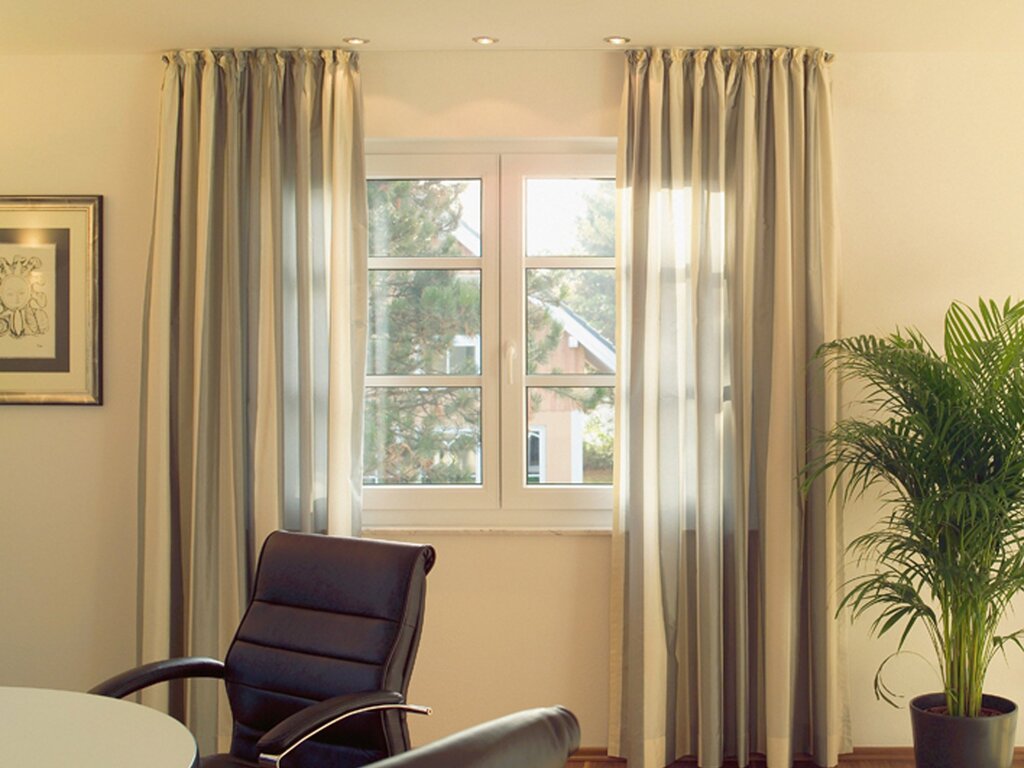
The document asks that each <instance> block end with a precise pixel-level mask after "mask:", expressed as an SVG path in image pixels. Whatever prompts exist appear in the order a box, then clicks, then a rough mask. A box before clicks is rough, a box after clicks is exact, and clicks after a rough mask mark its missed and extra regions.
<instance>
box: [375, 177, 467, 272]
mask: <svg viewBox="0 0 1024 768" xmlns="http://www.w3.org/2000/svg"><path fill="white" fill-rule="evenodd" d="M481 188H482V186H481V182H480V180H479V179H466V180H452V179H388V180H370V181H368V182H367V183H366V192H367V199H368V202H369V218H370V257H371V258H377V257H388V256H390V257H394V258H429V257H438V258H452V257H459V256H469V257H473V256H480V194H481Z"/></svg>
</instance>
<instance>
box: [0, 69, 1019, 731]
mask: <svg viewBox="0 0 1024 768" xmlns="http://www.w3.org/2000/svg"><path fill="white" fill-rule="evenodd" d="M160 71H161V68H160V62H159V57H158V56H156V55H153V56H66V57H61V56H58V57H31V56H0V94H2V96H3V103H4V105H5V117H4V119H3V120H0V194H27V193H37V194H42V193H52V194H72V193H80V194H91V193H100V194H103V195H104V196H105V207H106V209H105V247H104V280H103V282H104V321H105V325H104V352H105V355H104V369H105V377H104V384H105V404H104V405H103V406H102V407H99V408H86V407H28V406H4V407H2V408H0V514H2V515H3V521H4V528H3V533H2V535H0V584H2V588H0V616H3V618H4V632H3V633H2V634H0V685H12V684H26V685H48V686H60V687H68V688H85V687H87V686H89V685H90V684H92V683H93V682H94V681H96V680H97V679H99V678H102V677H103V676H105V675H107V674H110V673H112V672H114V671H116V670H119V669H121V668H124V667H125V666H127V665H129V664H130V663H131V662H132V660H133V658H134V643H135V588H134V584H135V540H136V519H135V492H136V482H135V467H136V438H137V421H138V420H137V410H138V397H137V389H138V380H139V375H138V371H139V368H138V366H139V361H138V355H139V337H140V323H141V314H142V291H143V288H144V280H145V259H146V250H147V246H148V229H149V220H150V208H151V200H152V188H153V165H154V159H153V158H154V147H155V144H156V126H157V108H158V98H159V96H158V89H159V82H160ZM362 71H363V88H364V95H365V107H366V133H367V136H369V137H390V138H395V137H419V136H423V137H447V138H452V137H477V138H479V137H513V138H518V137H571V136H609V135H613V134H614V133H615V131H616V127H617V119H618V107H619V89H620V84H621V78H622V66H621V54H618V53H604V52H580V53H565V52H561V53H560V52H551V53H537V52H533V53H530V52H502V51H485V52H459V53H377V54H375V53H372V52H367V53H364V54H362ZM833 72H834V81H835V124H836V131H837V147H836V149H837V160H838V166H839V177H840V178H839V190H840V215H841V222H842V228H843V234H842V242H843V260H842V265H841V279H842V282H841V289H840V295H841V301H842V310H841V317H842V325H843V330H844V332H846V333H855V332H861V331H880V332H884V331H887V330H889V329H890V328H891V327H893V326H894V325H895V324H897V323H916V324H918V325H919V326H920V327H921V328H922V329H923V330H925V331H926V332H928V333H930V334H935V333H937V332H938V329H939V322H940V319H941V313H942V310H943V308H944V307H945V305H946V304H947V303H948V301H949V300H950V299H952V298H955V297H961V298H966V299H971V298H973V297H975V296H978V295H981V294H984V295H994V296H1003V295H1006V294H1009V293H1013V294H1016V295H1018V296H1019V295H1022V294H1024V291H1022V289H1021V288H1022V285H1024V260H1022V255H1024V254H1022V253H1021V250H1022V249H1021V245H1020V244H1021V243H1022V242H1024V238H1022V235H1024V232H1022V228H1024V215H1022V214H1024V184H1022V182H1021V179H1024V149H1022V144H1021V143H1020V141H1019V134H1020V131H1021V127H1022V126H1024V96H1022V94H1024V90H1022V89H1021V87H1020V83H1021V82H1024V55H1022V54H998V53H987V54H984V55H982V54H967V55H965V54H957V55H955V56H953V55H950V56H944V55H939V54H935V55H932V54H887V55H882V54H878V55H869V54H845V53H843V52H842V51H839V52H837V57H836V61H835V64H834V69H833ZM873 514H874V510H873V508H872V507H871V505H869V504H861V505H858V506H857V507H856V508H854V509H853V510H851V514H850V516H849V518H848V521H847V528H848V533H850V534H852V533H855V532H856V531H858V530H862V529H863V528H864V526H866V525H868V524H870V521H871V519H872V515H873ZM395 535H398V534H395ZM401 535H402V536H403V537H405V538H413V539H421V540H427V541H430V542H431V543H434V544H435V545H436V546H437V548H438V552H439V559H438V566H437V570H436V571H435V573H434V574H432V576H431V579H430V607H429V613H428V622H427V627H426V630H425V634H424V638H423V645H422V648H421V656H420V660H419V663H418V666H417V671H416V676H415V681H414V683H413V689H412V691H411V693H412V695H413V697H414V698H416V699H417V700H421V701H424V702H426V703H429V704H431V705H433V706H434V707H435V708H436V710H437V714H436V715H435V716H434V717H433V718H431V719H428V720H423V721H420V722H419V723H417V724H415V725H414V726H413V727H414V734H415V736H416V738H417V739H418V740H421V741H423V740H427V739H430V738H433V737H435V736H437V735H440V734H442V733H445V732H448V731H451V730H454V729H455V728H457V727H461V726H462V725H465V724H468V723H471V722H476V721H478V720H480V719H483V718H485V717H488V716H490V715H492V714H498V713H500V712H503V711H509V710H512V709H515V708H518V707H521V706H529V705H532V704H535V703H536V704H542V703H554V702H561V703H565V704H567V705H569V706H571V707H572V708H574V709H575V710H576V711H578V712H579V713H580V715H581V719H582V720H583V731H584V738H583V740H584V743H585V744H588V745H593V746H600V745H602V744H604V743H605V737H606V736H605V734H606V728H607V719H606V715H605V711H606V708H607V696H608V693H607V656H608V649H607V636H606V627H607V623H608V608H607V588H608V583H607V570H606V568H607V562H608V539H607V536H600V535H571V536H558V535H553V534H534V535H522V534H520V535H501V534H479V533H478V534H472V533H463V534H454V533H436V532H435V533H432V534H417V533H407V534H401ZM888 650H889V645H887V644H886V643H879V642H876V641H871V640H868V639H866V638H865V637H864V631H863V628H862V627H853V628H852V629H851V633H850V638H849V648H848V659H849V668H850V672H851V719H852V723H853V729H854V742H855V743H856V744H858V745H886V744H908V743H909V739H910V735H909V727H908V726H907V725H906V722H905V718H904V717H902V716H900V715H898V714H895V713H893V712H892V711H890V710H889V709H888V708H887V707H886V706H885V705H880V704H878V703H876V702H875V701H874V700H873V698H872V696H871V689H870V678H871V675H872V674H873V673H874V668H875V666H877V663H878V661H880V660H881V658H883V657H884V656H885V655H886V653H887V652H888ZM1001 663H1002V662H997V665H999V664H1001ZM923 667H924V664H923V662H914V661H912V660H908V661H906V662H901V666H900V667H899V671H898V673H897V674H899V675H900V676H901V677H905V679H906V681H907V682H906V687H907V690H908V692H913V691H917V690H922V689H924V688H933V687H934V686H935V683H934V681H933V679H932V678H931V677H930V676H929V674H928V673H927V672H926V671H925V670H924V669H923ZM1022 684H1024V657H1021V656H1020V655H1011V656H1010V664H1009V667H1008V668H999V669H997V670H996V671H995V673H994V674H993V675H992V685H991V686H990V687H991V688H992V690H994V691H1002V692H1006V693H1010V694H1013V695H1015V696H1017V698H1018V699H1019V698H1020V693H1019V691H1021V690H1024V685H1022ZM1022 735H1024V734H1022ZM1021 743H1024V740H1022V741H1021Z"/></svg>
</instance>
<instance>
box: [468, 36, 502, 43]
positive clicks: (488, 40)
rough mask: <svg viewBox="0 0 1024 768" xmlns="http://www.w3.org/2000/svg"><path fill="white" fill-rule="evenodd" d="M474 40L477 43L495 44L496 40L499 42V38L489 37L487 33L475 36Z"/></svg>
mask: <svg viewBox="0 0 1024 768" xmlns="http://www.w3.org/2000/svg"><path fill="white" fill-rule="evenodd" d="M473 42H474V43H476V44H477V45H494V44H495V43H496V42H498V38H496V37H488V36H487V35H479V36H478V37H474V38H473Z"/></svg>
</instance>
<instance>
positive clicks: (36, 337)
mask: <svg viewBox="0 0 1024 768" xmlns="http://www.w3.org/2000/svg"><path fill="white" fill-rule="evenodd" d="M102 204H103V198H102V197H101V196H99V195H88V196H86V195H76V196H67V197H64V196H57V195H40V196H31V197H2V196H0V404H3V403H29V404H46V403H62V404H87V405H99V404H100V402H101V368H100V339H101V336H100V250H101V239H100V229H101V226H102Z"/></svg>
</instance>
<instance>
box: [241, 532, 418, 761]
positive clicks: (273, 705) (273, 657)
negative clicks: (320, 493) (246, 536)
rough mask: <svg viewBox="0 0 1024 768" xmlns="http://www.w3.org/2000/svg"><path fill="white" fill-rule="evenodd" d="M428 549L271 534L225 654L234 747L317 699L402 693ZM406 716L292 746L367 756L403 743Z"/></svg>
mask: <svg viewBox="0 0 1024 768" xmlns="http://www.w3.org/2000/svg"><path fill="white" fill-rule="evenodd" d="M433 564H434V550H433V549H432V548H431V547H429V546H421V545H417V544H402V543H396V542H383V541H374V540H371V539H356V538H339V537H333V536H319V535H315V534H300V533H288V532H284V531H276V532H274V533H272V534H271V535H270V536H269V537H267V540H266V541H265V542H264V544H263V551H262V552H261V554H260V560H259V565H258V566H257V570H256V582H255V584H254V586H253V593H252V598H251V600H250V602H249V607H248V608H247V609H246V612H245V615H244V616H243V618H242V622H241V624H240V625H239V627H238V631H237V632H236V634H235V638H234V640H233V641H232V643H231V647H230V649H229V650H228V654H227V657H226V659H225V662H224V664H225V682H226V687H227V694H228V699H229V701H230V703H231V713H232V717H233V719H234V731H233V737H232V742H231V754H232V755H235V756H236V757H239V758H241V759H243V760H248V761H251V762H254V763H255V762H256V761H257V759H258V755H257V750H256V747H255V745H256V742H257V741H258V740H259V738H260V737H261V736H262V735H263V734H264V733H265V732H266V731H267V730H269V729H270V728H272V727H273V726H274V725H276V724H277V723H278V722H280V721H281V720H283V719H284V718H286V717H288V716H289V715H291V714H292V713H294V712H296V711H298V710H299V709H302V708H304V707H306V706H309V705H310V704H312V703H316V702H318V701H323V700H324V699H328V698H331V697H332V696H338V695H340V694H343V693H356V692H361V691H375V690H392V691H398V692H400V693H403V694H404V693H405V692H406V690H407V688H408V685H409V678H410V676H411V673H412V666H413V662H414V661H415V658H416V649H417V646H418V645H419V638H420V628H421V626H422V619H423V606H424V598H425V595H426V575H427V573H428V572H429V571H430V569H431V567H432V566H433ZM408 743H409V739H408V731H407V730H406V726H405V718H404V714H403V713H399V712H388V713H386V714H380V713H374V714H367V715H361V716H358V717H354V718H351V719H349V720H347V721H344V722H343V723H341V724H339V725H338V726H336V727H334V728H331V729H329V730H327V731H324V732H323V733H322V734H320V735H318V736H317V737H316V738H315V739H312V740H310V741H309V742H307V743H306V744H303V745H302V746H301V747H299V749H298V750H296V752H295V758H296V761H297V762H298V763H299V764H300V765H302V766H304V767H307V766H327V765H329V766H331V768H346V767H347V766H357V765H366V764H367V763H371V762H374V761H375V760H378V759H380V758H382V757H386V756H388V755H391V754H396V753H398V752H401V751H403V750H405V749H408Z"/></svg>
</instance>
